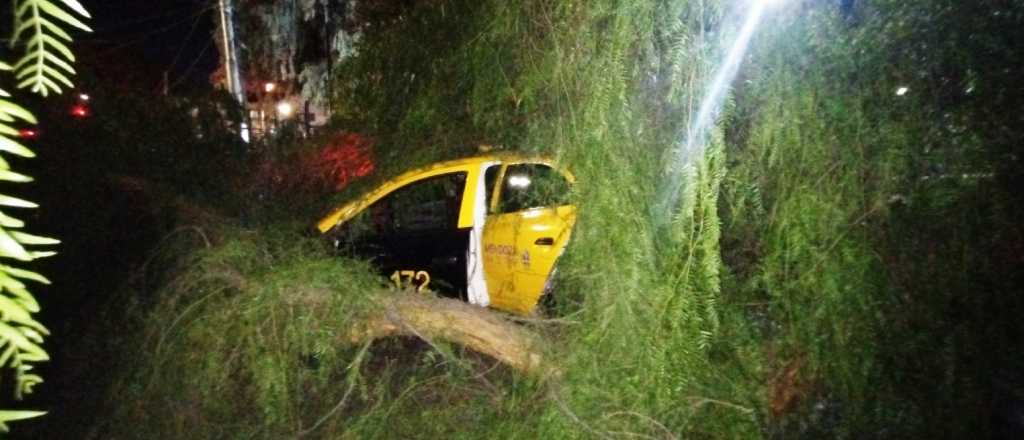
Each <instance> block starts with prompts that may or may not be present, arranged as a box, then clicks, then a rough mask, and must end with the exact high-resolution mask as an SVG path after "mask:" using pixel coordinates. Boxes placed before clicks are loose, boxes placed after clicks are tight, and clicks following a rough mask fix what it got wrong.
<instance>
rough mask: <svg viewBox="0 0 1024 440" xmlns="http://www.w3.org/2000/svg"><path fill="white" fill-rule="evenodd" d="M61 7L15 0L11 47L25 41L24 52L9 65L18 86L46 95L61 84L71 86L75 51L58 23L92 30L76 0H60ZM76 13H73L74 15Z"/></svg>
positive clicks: (42, 1)
mask: <svg viewBox="0 0 1024 440" xmlns="http://www.w3.org/2000/svg"><path fill="white" fill-rule="evenodd" d="M60 3H62V4H63V6H64V7H66V8H68V9H70V10H71V11H73V12H74V13H71V12H68V11H65V10H64V9H62V7H61V6H58V5H57V4H56V3H54V2H52V1H50V0H22V1H16V2H15V9H14V14H15V26H14V35H13V36H12V37H11V43H10V44H11V47H12V48H13V47H15V46H16V45H17V44H19V43H23V44H24V45H25V55H24V56H23V57H22V58H21V59H20V60H18V62H16V63H15V64H14V65H13V66H4V67H10V68H12V69H13V70H15V72H16V73H15V79H17V80H18V85H17V87H18V88H27V89H29V90H31V91H32V92H33V93H38V94H40V95H42V96H47V95H49V94H50V93H51V92H52V93H57V94H59V93H61V92H62V91H63V89H62V88H69V89H70V88H72V87H74V85H73V84H72V83H71V79H70V78H69V76H70V75H74V74H75V69H74V68H73V67H72V66H71V63H73V62H74V61H75V55H74V54H73V53H71V49H69V48H68V46H67V43H70V42H71V41H72V38H71V35H70V34H68V32H67V31H65V30H64V28H63V27H62V26H65V27H72V28H75V29H78V30H81V31H84V32H92V29H90V28H89V26H88V25H86V24H85V22H83V21H82V19H81V18H79V17H84V18H89V13H88V11H86V10H85V8H83V7H82V5H81V3H79V2H78V1H77V0H60ZM76 14H77V16H76Z"/></svg>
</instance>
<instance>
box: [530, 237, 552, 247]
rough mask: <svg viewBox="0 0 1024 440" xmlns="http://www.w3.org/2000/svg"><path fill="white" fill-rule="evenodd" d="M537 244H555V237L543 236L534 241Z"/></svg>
mask: <svg viewBox="0 0 1024 440" xmlns="http://www.w3.org/2000/svg"><path fill="white" fill-rule="evenodd" d="M533 244H535V245H537V246H551V245H553V244H555V239H554V238H551V237H541V238H538V239H537V241H535V242H533Z"/></svg>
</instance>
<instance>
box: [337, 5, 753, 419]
mask: <svg viewBox="0 0 1024 440" xmlns="http://www.w3.org/2000/svg"><path fill="white" fill-rule="evenodd" d="M357 12H358V11H357ZM722 15H723V9H722V8H721V6H720V5H719V4H718V2H662V1H646V2H611V1H608V2H605V1H598V2H586V3H578V2H573V3H565V2H543V1H527V2H459V1H452V2H444V5H443V7H439V6H438V5H430V6H426V5H423V6H411V7H409V8H407V9H406V10H403V11H401V12H400V16H401V17H402V18H400V19H395V20H390V21H384V22H383V24H382V25H381V26H380V27H376V26H375V27H373V28H368V30H367V32H366V34H365V35H364V39H363V40H362V42H361V46H360V47H359V51H358V54H357V55H356V57H355V58H354V59H352V60H349V61H347V62H346V63H345V64H343V65H342V66H340V67H339V71H340V72H342V73H341V74H339V76H338V78H339V79H338V81H337V83H338V86H337V87H336V88H335V89H336V90H341V91H342V92H341V93H342V96H341V97H339V98H338V99H336V100H335V102H339V103H341V105H340V106H339V108H337V109H336V111H337V114H338V115H340V119H341V121H342V122H344V123H346V124H348V126H350V127H355V128H357V129H359V130H365V131H368V132H370V133H373V134H375V135H377V136H378V137H379V138H380V139H381V141H380V146H379V150H380V154H381V155H382V156H385V157H387V156H389V155H394V156H396V157H409V156H410V155H413V156H414V155H426V156H428V157H431V158H438V157H447V156H454V155H459V154H464V153H463V151H464V150H460V149H459V148H451V147H449V146H455V147H459V146H472V144H473V143H475V142H482V143H488V144H497V145H499V148H507V149H514V150H520V151H525V152H528V153H543V154H548V155H552V156H555V157H556V158H558V159H559V160H560V161H561V162H562V163H563V164H565V165H566V166H567V167H568V168H569V169H571V170H572V171H573V172H574V173H575V174H576V175H577V176H578V177H579V179H578V185H576V188H575V189H574V194H573V202H574V203H575V204H577V205H578V206H579V208H580V211H579V219H578V223H577V225H578V226H577V229H576V230H575V231H574V238H573V242H572V244H571V245H570V249H569V250H568V251H567V252H566V255H565V257H563V258H564V259H563V261H562V262H561V263H560V265H559V274H560V276H561V278H562V281H561V283H560V284H559V285H560V289H559V298H558V301H560V302H562V303H563V305H562V306H560V307H561V308H562V309H563V310H564V311H565V312H567V313H570V314H572V316H574V320H576V321H578V324H580V325H578V326H574V327H572V329H573V330H570V331H567V332H566V334H563V335H561V336H560V339H559V340H564V341H571V342H570V343H566V344H561V343H559V344H556V345H563V346H565V349H564V350H563V352H561V353H560V354H559V355H558V356H557V357H558V358H561V359H565V361H564V364H565V366H564V370H565V371H566V372H567V374H566V378H565V379H566V383H565V384H563V385H562V386H560V387H559V391H558V393H557V395H556V396H555V397H553V398H552V399H550V400H548V401H547V402H546V404H545V408H544V416H543V418H542V420H541V422H540V423H541V424H540V426H539V427H538V429H539V430H540V432H541V433H542V436H549V437H564V436H574V435H576V436H578V435H579V434H580V433H589V434H590V435H596V436H604V435H609V436H611V435H615V433H629V434H636V435H652V436H663V435H665V434H666V430H667V431H668V432H670V433H673V434H678V433H690V434H694V433H706V432H714V433H715V435H717V436H722V437H734V436H743V435H751V434H752V433H755V432H757V430H758V427H757V423H756V418H757V414H756V410H755V409H752V408H751V407H749V405H750V404H751V402H752V401H756V400H757V399H759V397H758V396H757V393H758V390H759V389H760V387H759V386H758V385H756V384H751V383H745V384H741V383H735V382H733V381H734V380H736V379H737V377H735V376H733V375H734V374H737V373H738V372H739V371H740V370H739V369H732V370H729V369H723V368H712V364H711V360H712V357H713V356H715V355H716V353H720V354H721V355H722V356H723V357H724V358H723V359H721V360H719V361H720V362H724V363H729V364H730V365H732V364H733V363H736V364H742V363H744V362H746V361H747V359H742V358H740V357H739V356H738V355H737V354H736V352H735V350H737V349H738V347H742V346H743V345H744V343H745V341H742V340H738V341H735V342H734V341H728V342H727V341H724V340H723V339H721V338H720V331H721V319H722V318H721V314H722V309H721V305H720V302H721V301H720V295H721V293H720V289H719V283H720V281H719V273H720V271H721V261H720V258H719V250H718V224H719V223H718V219H717V209H716V205H717V194H718V186H719V184H720V182H721V179H722V178H723V165H724V160H725V158H724V149H723V148H722V144H721V142H722V141H721V135H720V134H718V135H716V137H715V140H714V141H713V145H712V146H711V148H710V149H709V151H710V152H709V154H708V156H707V158H706V159H705V160H703V161H700V162H698V164H697V166H696V168H695V169H693V170H691V171H692V172H691V173H689V174H687V175H686V177H685V179H686V182H673V183H679V184H680V186H682V187H683V188H684V189H685V191H684V193H683V201H684V202H683V203H682V205H681V206H680V207H678V208H677V209H674V210H672V211H671V212H660V213H657V214H653V215H656V216H662V217H667V218H669V219H670V221H669V222H661V221H655V220H661V219H655V218H652V217H651V215H652V214H650V213H652V211H653V207H652V206H651V201H652V200H653V199H655V196H656V194H655V190H656V188H657V187H659V186H660V183H661V182H660V180H661V179H662V178H663V171H664V170H663V169H662V163H664V162H666V161H663V158H665V157H667V155H668V154H670V150H671V149H672V147H673V146H674V145H675V144H676V143H677V142H679V140H680V139H679V136H680V133H681V132H682V130H683V125H684V124H685V122H686V121H687V120H689V119H690V117H689V112H690V111H693V110H695V109H694V107H695V106H696V103H695V102H694V101H696V100H697V99H699V97H700V96H701V95H702V94H703V90H702V89H703V87H704V84H705V83H706V82H707V78H708V77H709V76H710V74H711V73H712V72H711V70H712V69H713V67H714V66H713V63H712V61H713V60H714V59H715V57H716V56H718V55H719V46H720V42H719V40H718V39H719V38H722V39H723V40H724V39H725V38H726V36H728V35H730V34H731V31H732V30H733V29H732V28H731V27H730V26H731V23H726V22H725V21H723V20H722V18H721V17H722ZM453 17H459V19H458V20H456V19H454V18H453ZM703 29H714V30H716V31H718V32H717V33H716V36H715V37H714V39H712V38H711V37H710V36H709V34H706V33H704V32H702V30H703ZM407 41H417V42H420V44H419V45H409V44H406V43H404V42H407ZM658 223H662V224H665V223H667V226H665V227H664V228H662V229H659V228H658V227H656V226H655V225H656V224H658ZM734 343H735V345H734ZM746 352H747V353H749V352H750V351H749V350H747V351H746ZM713 383H714V384H716V385H715V386H712V385H711V384H713ZM708 414H716V415H719V416H720V417H713V418H712V417H707V415H708ZM523 429H529V428H527V427H523ZM522 435H526V434H522Z"/></svg>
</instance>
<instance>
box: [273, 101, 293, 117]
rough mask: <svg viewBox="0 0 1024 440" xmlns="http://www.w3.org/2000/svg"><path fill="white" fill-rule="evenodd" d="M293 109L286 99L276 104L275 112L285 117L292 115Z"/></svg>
mask: <svg viewBox="0 0 1024 440" xmlns="http://www.w3.org/2000/svg"><path fill="white" fill-rule="evenodd" d="M294 111H295V109H294V108H292V105H291V104H290V103H288V102H287V101H282V102H280V103H279V104H277V114H279V115H281V117H282V118H287V117H289V116H291V115H292V112H294Z"/></svg>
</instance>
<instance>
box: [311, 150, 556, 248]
mask: <svg viewBox="0 0 1024 440" xmlns="http://www.w3.org/2000/svg"><path fill="white" fill-rule="evenodd" d="M485 163H496V164H522V163H535V164H543V165H547V166H550V167H552V168H555V169H557V170H559V171H560V172H561V173H562V174H563V175H564V176H565V177H566V179H568V180H569V182H574V181H575V180H576V179H575V177H574V176H573V175H572V173H570V172H568V171H567V170H565V169H563V168H561V167H559V166H558V165H557V162H556V161H555V160H554V159H552V158H549V157H545V156H528V155H522V154H517V153H510V152H496V153H488V154H484V155H477V156H471V157H465V158H460V159H452V160H445V161H440V162H435V163H432V164H429V165H426V166H422V167H418V168H413V169H411V170H409V171H406V172H404V173H402V174H399V175H398V176H395V177H393V178H390V179H388V180H386V181H384V182H382V183H381V184H379V185H377V186H376V187H374V189H372V190H370V191H367V192H366V193H364V194H363V195H361V196H360V197H358V198H356V199H353V200H351V201H349V202H347V203H345V204H343V205H341V206H339V207H337V208H336V209H333V210H332V211H331V212H330V213H329V214H327V216H325V217H324V218H323V219H321V220H320V221H319V222H317V229H319V230H320V232H321V233H326V232H327V231H329V230H331V228H333V227H334V226H336V225H337V224H339V223H342V222H345V221H347V220H348V219H350V218H352V217H354V216H355V215H356V214H358V213H359V212H361V211H362V210H363V209H365V208H366V207H367V206H369V205H371V204H373V203H374V202H376V201H377V200H379V199H381V198H382V197H384V196H386V195H387V194H390V193H391V192H392V191H394V190H395V189H398V188H399V187H402V186H405V185H406V184H409V183H411V182H414V181H417V180H421V179H425V178H427V177H432V176H436V175H440V174H446V173H451V172H457V171H463V170H466V171H468V170H469V169H471V168H473V167H476V166H479V165H482V164H485Z"/></svg>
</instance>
